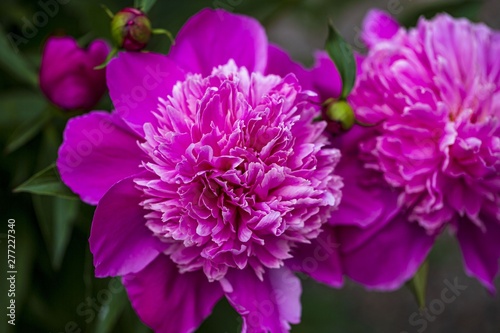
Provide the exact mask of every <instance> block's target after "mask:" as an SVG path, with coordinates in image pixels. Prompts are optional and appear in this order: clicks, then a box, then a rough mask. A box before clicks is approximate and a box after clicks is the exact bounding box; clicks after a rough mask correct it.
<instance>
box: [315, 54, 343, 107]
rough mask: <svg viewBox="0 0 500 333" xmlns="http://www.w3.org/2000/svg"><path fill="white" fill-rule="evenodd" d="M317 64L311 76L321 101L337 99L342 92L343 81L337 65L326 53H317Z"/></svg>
mask: <svg viewBox="0 0 500 333" xmlns="http://www.w3.org/2000/svg"><path fill="white" fill-rule="evenodd" d="M315 57H316V64H315V65H314V67H313V69H312V71H311V75H312V78H313V83H314V91H316V92H317V93H318V94H319V96H320V100H321V101H326V100H327V99H328V98H337V97H339V96H340V93H341V91H342V80H341V79H340V74H339V72H338V71H337V68H336V67H335V64H334V63H333V61H332V60H331V59H330V57H329V56H328V54H327V53H326V52H325V51H321V52H316V54H315Z"/></svg>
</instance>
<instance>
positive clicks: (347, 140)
mask: <svg viewBox="0 0 500 333" xmlns="http://www.w3.org/2000/svg"><path fill="white" fill-rule="evenodd" d="M362 37H363V39H364V41H365V43H366V45H367V46H368V47H369V51H368V54H367V56H366V57H365V58H364V59H360V62H359V66H358V67H359V68H358V72H359V73H358V78H357V83H356V87H355V89H354V91H353V92H352V94H351V96H350V98H349V101H350V103H351V104H352V106H353V108H354V110H355V113H356V116H357V118H358V119H359V120H360V121H361V122H363V123H366V124H372V125H374V126H373V127H369V128H361V127H359V126H358V127H355V128H354V129H353V130H352V131H351V132H350V133H348V134H347V135H344V136H342V137H340V138H338V139H336V140H335V145H336V147H337V148H339V149H340V150H341V152H342V161H341V162H340V164H339V166H338V168H337V169H336V172H337V173H338V174H339V175H341V176H342V177H343V179H344V183H345V187H344V189H343V201H342V203H341V205H340V207H339V210H338V211H336V212H334V213H333V215H332V218H331V219H330V225H335V226H337V227H336V228H333V227H332V228H330V230H329V231H327V232H329V233H331V234H332V235H335V237H337V239H338V241H339V243H340V244H341V245H340V248H339V250H340V251H341V257H342V265H343V268H344V269H345V272H344V273H345V274H346V275H348V276H349V277H351V278H352V279H353V280H355V281H358V282H360V283H362V284H364V285H365V286H367V287H369V288H372V289H380V290H391V289H394V288H398V287H400V286H401V285H402V284H403V283H404V282H405V281H406V280H408V279H409V278H411V277H412V276H413V275H414V274H415V272H416V270H417V269H418V267H419V266H420V265H421V264H422V262H423V261H424V260H425V258H426V256H427V254H428V252H429V251H430V249H431V247H432V245H433V244H434V241H435V239H436V237H437V236H438V235H439V234H440V233H441V232H442V231H443V230H444V229H445V228H446V227H447V226H449V229H450V231H452V232H453V233H454V234H456V237H457V239H458V241H459V243H460V247H461V250H462V254H463V258H464V263H465V268H466V272H467V273H468V274H469V275H471V276H474V277H476V278H477V279H478V280H479V281H480V282H481V283H482V284H483V285H484V286H485V287H486V288H488V289H489V290H490V291H491V292H493V291H494V289H495V288H494V283H493V280H494V278H495V276H496V275H497V274H498V262H499V258H500V242H499V240H500V119H499V117H500V58H498V54H499V52H500V33H498V32H495V31H492V30H491V29H489V28H488V27H486V26H484V25H482V24H472V23H470V22H469V21H467V20H465V19H453V18H451V17H450V16H448V15H445V14H442V15H438V16H437V17H435V18H434V19H433V20H430V21H427V20H425V19H421V20H420V21H419V23H418V25H417V27H416V28H414V29H410V30H405V29H403V28H400V27H399V25H398V24H397V22H396V21H395V20H394V19H393V18H392V17H390V16H388V15H387V14H385V13H384V12H381V11H377V10H374V11H372V12H370V13H369V14H368V16H367V17H366V19H365V22H364V31H363V35H362ZM325 73H330V74H331V75H332V77H334V78H335V79H333V80H331V81H325V78H324V74H325ZM313 77H314V83H313V84H314V86H315V89H316V90H317V91H318V93H319V94H320V95H321V97H322V99H323V100H326V99H327V98H329V97H334V96H338V94H339V91H340V89H339V81H338V73H336V70H335V67H334V65H333V63H332V62H331V61H329V60H328V59H326V58H325V55H324V54H320V55H319V59H318V61H317V65H316V68H315V69H314V70H313ZM338 225H341V226H340V227H338ZM332 237H333V236H332ZM334 260H337V258H335V259H334Z"/></svg>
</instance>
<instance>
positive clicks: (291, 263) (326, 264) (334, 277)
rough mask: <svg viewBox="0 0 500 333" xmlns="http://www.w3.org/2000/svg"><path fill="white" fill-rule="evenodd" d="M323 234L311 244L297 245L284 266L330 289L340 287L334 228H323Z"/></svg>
mask: <svg viewBox="0 0 500 333" xmlns="http://www.w3.org/2000/svg"><path fill="white" fill-rule="evenodd" d="M323 229H324V230H323V232H322V233H321V234H320V235H319V236H318V238H316V239H315V240H313V241H311V244H299V245H298V246H297V247H296V248H294V250H293V253H292V255H293V258H292V259H289V260H287V261H286V265H287V267H288V268H290V269H291V270H293V271H298V272H302V273H305V274H308V275H309V276H311V277H312V278H313V279H316V280H317V281H319V282H321V283H325V284H327V285H329V286H332V287H336V288H338V287H341V286H342V284H343V282H344V279H343V272H342V264H341V260H340V252H339V246H340V243H339V241H338V239H337V235H336V231H335V228H333V227H330V226H324V227H323Z"/></svg>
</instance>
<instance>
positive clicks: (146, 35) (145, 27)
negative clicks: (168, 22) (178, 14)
mask: <svg viewBox="0 0 500 333" xmlns="http://www.w3.org/2000/svg"><path fill="white" fill-rule="evenodd" d="M154 2H155V1H143V4H142V6H141V8H147V9H149V8H151V6H152V5H153V4H154ZM102 8H103V9H104V11H105V12H106V14H107V15H108V16H109V17H110V18H111V36H112V37H113V40H114V42H115V43H114V44H115V45H114V47H113V49H112V51H111V52H110V53H109V55H108V58H107V59H106V61H104V63H102V64H101V65H99V66H96V67H95V69H102V68H104V67H106V66H107V65H108V63H109V62H110V61H111V59H113V57H114V56H115V55H116V54H117V53H118V51H120V50H125V51H130V52H137V51H141V50H143V49H144V48H145V47H146V46H147V44H148V42H149V40H150V39H151V35H165V36H167V37H168V38H169V39H170V42H171V43H172V45H174V44H175V42H174V38H173V36H172V34H171V33H170V32H169V31H168V30H165V29H153V28H152V26H151V21H150V20H149V18H148V16H147V15H146V12H145V10H141V9H137V8H133V7H127V8H124V9H122V10H120V11H119V12H118V13H116V14H113V12H112V11H111V10H109V8H107V7H106V6H104V5H102Z"/></svg>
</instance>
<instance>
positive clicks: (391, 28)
mask: <svg viewBox="0 0 500 333" xmlns="http://www.w3.org/2000/svg"><path fill="white" fill-rule="evenodd" d="M398 30H399V23H398V21H396V19H394V18H393V17H392V16H391V15H389V14H388V13H386V12H384V11H383V10H379V9H372V10H370V11H369V12H368V14H366V16H365V19H364V20H363V29H362V34H361V38H362V40H363V42H364V43H365V44H366V45H367V46H368V47H372V46H374V45H376V44H378V43H380V42H381V41H383V40H388V39H391V38H392V37H393V36H394V35H395V34H396V33H397V32H398Z"/></svg>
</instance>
